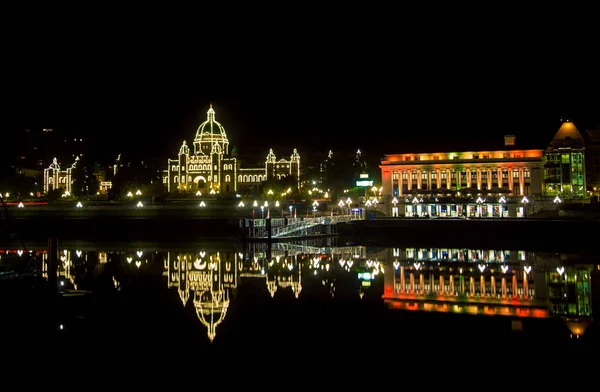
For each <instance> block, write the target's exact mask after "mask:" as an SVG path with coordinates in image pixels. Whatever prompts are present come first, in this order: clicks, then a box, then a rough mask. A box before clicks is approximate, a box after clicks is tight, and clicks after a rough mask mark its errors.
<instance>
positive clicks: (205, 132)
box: [194, 104, 229, 155]
mask: <svg viewBox="0 0 600 392" xmlns="http://www.w3.org/2000/svg"><path fill="white" fill-rule="evenodd" d="M214 144H218V145H219V147H220V149H219V151H222V152H223V153H224V154H225V155H229V140H227V134H226V133H225V129H224V128H223V126H222V125H221V124H220V123H218V122H217V121H216V120H215V111H214V109H213V107H212V104H210V108H209V109H208V112H206V121H204V122H203V123H202V124H200V126H199V127H198V130H197V131H196V137H195V139H194V153H195V154H202V155H209V154H210V153H211V152H212V151H213V145H214Z"/></svg>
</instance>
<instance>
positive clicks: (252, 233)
mask: <svg viewBox="0 0 600 392" xmlns="http://www.w3.org/2000/svg"><path fill="white" fill-rule="evenodd" d="M362 219H363V218H362V217H361V216H360V215H358V214H351V215H332V216H320V217H313V218H266V219H242V220H240V228H242V230H243V231H244V238H247V239H278V238H286V239H289V238H304V237H315V236H327V235H335V234H337V230H336V224H337V223H341V222H350V221H356V220H362Z"/></svg>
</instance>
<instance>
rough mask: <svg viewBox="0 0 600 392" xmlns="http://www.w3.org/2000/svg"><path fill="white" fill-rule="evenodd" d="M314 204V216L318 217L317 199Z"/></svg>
mask: <svg viewBox="0 0 600 392" xmlns="http://www.w3.org/2000/svg"><path fill="white" fill-rule="evenodd" d="M312 205H313V218H316V217H317V207H318V206H319V202H318V201H316V200H315V201H314V202H313V204H312Z"/></svg>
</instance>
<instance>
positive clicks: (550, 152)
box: [543, 121, 587, 198]
mask: <svg viewBox="0 0 600 392" xmlns="http://www.w3.org/2000/svg"><path fill="white" fill-rule="evenodd" d="M585 145H586V142H585V140H584V138H583V136H582V134H581V133H580V132H579V130H578V129H577V127H576V126H575V124H573V123H572V122H571V121H565V122H563V124H562V125H561V126H560V128H559V129H558V132H556V134H555V135H554V138H552V141H551V143H550V146H548V148H547V149H546V151H545V153H544V186H543V188H544V189H543V190H544V194H545V195H547V196H559V195H560V196H563V197H566V198H584V197H586V195H587V190H586V164H585V163H586V162H585V161H586V159H585V155H586V154H585V152H586V151H585Z"/></svg>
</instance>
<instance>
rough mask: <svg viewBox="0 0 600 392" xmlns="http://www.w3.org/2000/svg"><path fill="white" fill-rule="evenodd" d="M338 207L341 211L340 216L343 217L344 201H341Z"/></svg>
mask: <svg viewBox="0 0 600 392" xmlns="http://www.w3.org/2000/svg"><path fill="white" fill-rule="evenodd" d="M338 207H340V211H339V213H340V215H341V213H342V208H344V201H343V200H340V202H339V203H338Z"/></svg>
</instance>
